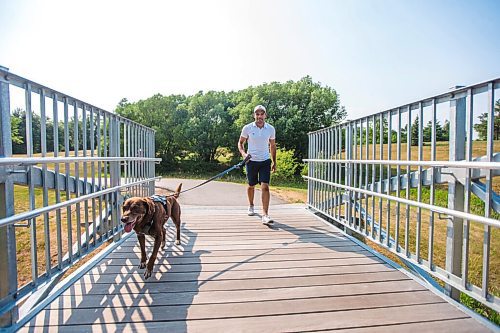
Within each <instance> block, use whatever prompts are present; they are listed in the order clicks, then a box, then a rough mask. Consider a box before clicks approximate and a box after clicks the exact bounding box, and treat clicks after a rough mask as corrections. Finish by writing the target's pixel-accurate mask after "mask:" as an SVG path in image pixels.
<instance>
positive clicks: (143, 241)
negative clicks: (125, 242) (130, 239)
mask: <svg viewBox="0 0 500 333" xmlns="http://www.w3.org/2000/svg"><path fill="white" fill-rule="evenodd" d="M137 238H138V239H139V245H140V246H141V263H140V264H139V268H140V269H143V268H146V261H147V260H148V256H147V255H146V236H145V235H144V234H138V235H137Z"/></svg>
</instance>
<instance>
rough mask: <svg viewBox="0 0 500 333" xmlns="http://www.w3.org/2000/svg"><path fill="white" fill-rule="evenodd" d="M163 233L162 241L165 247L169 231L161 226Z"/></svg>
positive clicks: (162, 247) (162, 245) (163, 247)
mask: <svg viewBox="0 0 500 333" xmlns="http://www.w3.org/2000/svg"><path fill="white" fill-rule="evenodd" d="M161 235H162V241H161V249H162V250H164V249H165V245H166V244H167V231H166V230H165V228H164V227H162V228H161Z"/></svg>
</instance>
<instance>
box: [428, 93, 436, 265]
mask: <svg viewBox="0 0 500 333" xmlns="http://www.w3.org/2000/svg"><path fill="white" fill-rule="evenodd" d="M436 108H437V106H436V99H432V138H431V161H435V160H436V140H437V135H436V121H437V120H436ZM431 170H432V173H431V186H430V192H431V193H430V198H429V203H430V204H431V205H434V200H435V195H436V194H435V191H436V189H435V184H434V183H435V182H436V171H437V168H432V169H431ZM434 218H435V213H434V211H431V212H430V216H429V255H428V261H429V269H430V270H434V267H433V266H434Z"/></svg>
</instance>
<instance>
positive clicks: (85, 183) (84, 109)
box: [82, 103, 90, 252]
mask: <svg viewBox="0 0 500 333" xmlns="http://www.w3.org/2000/svg"><path fill="white" fill-rule="evenodd" d="M82 144H83V146H82V148H83V149H82V151H83V157H84V158H87V149H88V147H87V106H86V105H85V103H82ZM87 168H88V164H87V162H86V159H85V160H84V161H83V195H87V194H88V193H89V192H88V170H87ZM84 210H85V215H84V219H85V250H86V252H88V250H89V243H90V238H89V237H90V233H89V201H88V200H85V203H84Z"/></svg>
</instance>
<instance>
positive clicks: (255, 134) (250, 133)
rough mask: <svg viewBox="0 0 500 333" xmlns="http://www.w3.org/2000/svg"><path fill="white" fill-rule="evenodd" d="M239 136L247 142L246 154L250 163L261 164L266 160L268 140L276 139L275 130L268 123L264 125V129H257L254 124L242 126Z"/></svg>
mask: <svg viewBox="0 0 500 333" xmlns="http://www.w3.org/2000/svg"><path fill="white" fill-rule="evenodd" d="M241 136H242V137H244V138H245V139H247V141H248V151H247V153H248V154H250V155H251V156H252V158H251V159H250V160H251V161H256V162H262V161H265V160H268V159H269V158H270V157H271V155H270V154H269V140H274V139H276V130H275V129H274V127H273V126H272V125H270V124H268V123H264V127H262V128H259V127H258V126H257V125H256V124H255V122H252V123H250V124H247V125H245V126H243V129H242V130H241Z"/></svg>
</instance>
